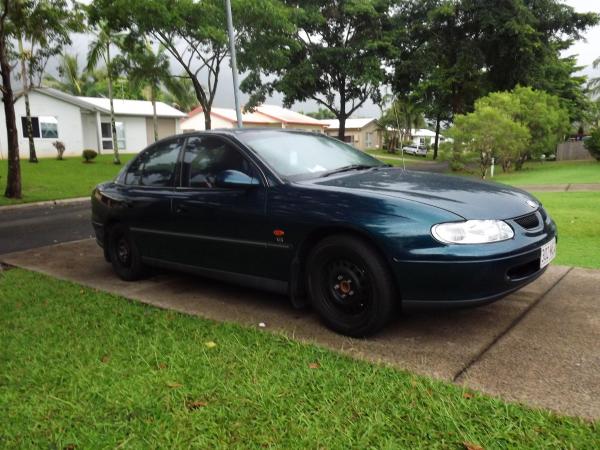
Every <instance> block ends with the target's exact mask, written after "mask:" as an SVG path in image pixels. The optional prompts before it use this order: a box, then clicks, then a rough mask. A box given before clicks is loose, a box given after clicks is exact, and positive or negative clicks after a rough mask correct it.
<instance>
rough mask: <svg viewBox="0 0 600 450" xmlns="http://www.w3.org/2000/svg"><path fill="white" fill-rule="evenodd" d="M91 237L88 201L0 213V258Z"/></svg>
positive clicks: (0, 210) (23, 207) (11, 209)
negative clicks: (7, 254) (5, 254)
mask: <svg viewBox="0 0 600 450" xmlns="http://www.w3.org/2000/svg"><path fill="white" fill-rule="evenodd" d="M91 236H93V229H92V225H91V222H90V205H89V201H87V200H86V201H81V202H74V203H63V204H60V203H59V204H55V205H44V206H21V207H18V208H13V207H9V208H2V209H0V254H4V253H11V252H16V251H20V250H27V249H31V248H37V247H43V246H46V245H51V244H58V243H61V242H69V241H76V240H79V239H85V238H89V237H91Z"/></svg>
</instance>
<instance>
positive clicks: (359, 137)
mask: <svg viewBox="0 0 600 450" xmlns="http://www.w3.org/2000/svg"><path fill="white" fill-rule="evenodd" d="M321 122H323V123H324V124H326V125H327V129H326V130H325V133H326V134H327V135H328V136H333V137H337V136H338V131H339V129H340V121H339V120H337V119H325V120H322V121H321ZM382 141H383V139H382V135H381V132H380V130H379V127H378V126H377V119H375V118H374V117H369V118H364V119H346V126H345V132H344V142H347V143H349V144H352V145H353V146H354V147H356V148H358V149H360V150H366V149H369V148H381V146H382Z"/></svg>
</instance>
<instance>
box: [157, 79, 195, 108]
mask: <svg viewBox="0 0 600 450" xmlns="http://www.w3.org/2000/svg"><path fill="white" fill-rule="evenodd" d="M164 84H165V88H166V92H164V93H163V100H164V101H165V102H167V103H169V104H170V105H171V106H173V107H174V108H177V109H179V110H181V111H185V112H188V111H191V110H192V109H194V108H195V107H196V106H197V105H198V99H197V98H196V91H195V90H194V84H193V83H192V80H190V78H189V77H186V76H183V75H180V76H171V77H169V78H167V79H166V80H165V82H164Z"/></svg>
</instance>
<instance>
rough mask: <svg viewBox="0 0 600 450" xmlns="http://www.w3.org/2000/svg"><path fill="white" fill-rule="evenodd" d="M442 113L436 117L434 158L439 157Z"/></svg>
mask: <svg viewBox="0 0 600 450" xmlns="http://www.w3.org/2000/svg"><path fill="white" fill-rule="evenodd" d="M440 122H441V120H440V115H439V114H438V115H437V116H436V117H435V141H434V143H433V159H437V157H438V149H439V147H440Z"/></svg>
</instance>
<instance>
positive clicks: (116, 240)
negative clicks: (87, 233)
mask: <svg viewBox="0 0 600 450" xmlns="http://www.w3.org/2000/svg"><path fill="white" fill-rule="evenodd" d="M108 256H109V259H110V262H111V264H112V267H113V270H114V271H115V273H116V274H117V275H118V276H119V278H121V279H122V280H125V281H134V280H139V279H140V278H142V277H143V276H144V273H145V271H144V266H143V264H142V260H141V258H140V254H139V251H138V249H137V247H136V245H135V242H134V241H133V240H132V239H131V234H130V232H129V229H128V228H127V227H126V226H125V225H122V224H116V225H113V226H112V227H111V228H110V229H109V234H108Z"/></svg>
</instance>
